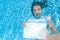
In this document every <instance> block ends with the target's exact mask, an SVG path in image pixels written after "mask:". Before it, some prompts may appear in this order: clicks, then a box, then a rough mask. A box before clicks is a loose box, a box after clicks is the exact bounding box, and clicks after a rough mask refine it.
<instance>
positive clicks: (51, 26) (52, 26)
mask: <svg viewBox="0 0 60 40" xmlns="http://www.w3.org/2000/svg"><path fill="white" fill-rule="evenodd" d="M47 20H48V23H49V26H50V28H51V29H52V31H53V32H54V33H55V34H56V29H55V27H54V24H53V22H52V20H51V17H50V16H48V17H47Z"/></svg>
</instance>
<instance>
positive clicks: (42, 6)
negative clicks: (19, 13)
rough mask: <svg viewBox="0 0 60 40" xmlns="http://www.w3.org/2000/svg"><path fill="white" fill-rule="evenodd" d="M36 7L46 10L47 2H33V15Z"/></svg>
mask: <svg viewBox="0 0 60 40" xmlns="http://www.w3.org/2000/svg"><path fill="white" fill-rule="evenodd" d="M36 5H38V6H40V7H41V9H43V8H45V7H47V6H48V4H47V0H45V1H43V2H38V1H36V2H33V3H32V6H31V12H32V14H34V13H33V7H34V6H36Z"/></svg>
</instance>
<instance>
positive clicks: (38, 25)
mask: <svg viewBox="0 0 60 40" xmlns="http://www.w3.org/2000/svg"><path fill="white" fill-rule="evenodd" d="M42 8H43V7H42V4H41V3H40V2H33V3H32V7H31V11H32V14H33V16H32V17H31V18H29V19H28V20H27V21H26V22H24V23H23V26H24V34H23V35H24V38H32V39H38V40H46V39H47V37H46V36H47V33H48V32H46V30H47V29H48V27H49V28H50V29H52V31H53V32H54V34H56V29H55V27H54V24H53V23H52V20H51V17H50V16H48V17H43V16H41V11H42Z"/></svg>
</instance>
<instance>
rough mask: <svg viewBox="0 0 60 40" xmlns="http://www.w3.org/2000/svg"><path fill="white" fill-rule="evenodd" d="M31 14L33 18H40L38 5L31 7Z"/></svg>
mask: <svg viewBox="0 0 60 40" xmlns="http://www.w3.org/2000/svg"><path fill="white" fill-rule="evenodd" d="M33 13H34V16H35V17H37V18H38V17H40V14H41V7H40V6H38V5H35V6H34V7H33Z"/></svg>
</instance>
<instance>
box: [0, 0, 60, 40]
mask: <svg viewBox="0 0 60 40" xmlns="http://www.w3.org/2000/svg"><path fill="white" fill-rule="evenodd" d="M32 2H33V0H0V40H29V39H24V38H23V27H22V23H23V22H24V21H25V20H26V19H28V18H29V17H31V16H32V14H31V11H30V10H31V3H32ZM48 5H49V6H48V7H47V8H44V9H43V10H42V13H43V14H42V15H43V16H47V15H49V14H50V15H51V18H52V21H53V23H54V25H55V27H56V30H57V33H59V32H60V0H48ZM30 40H33V39H30Z"/></svg>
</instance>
